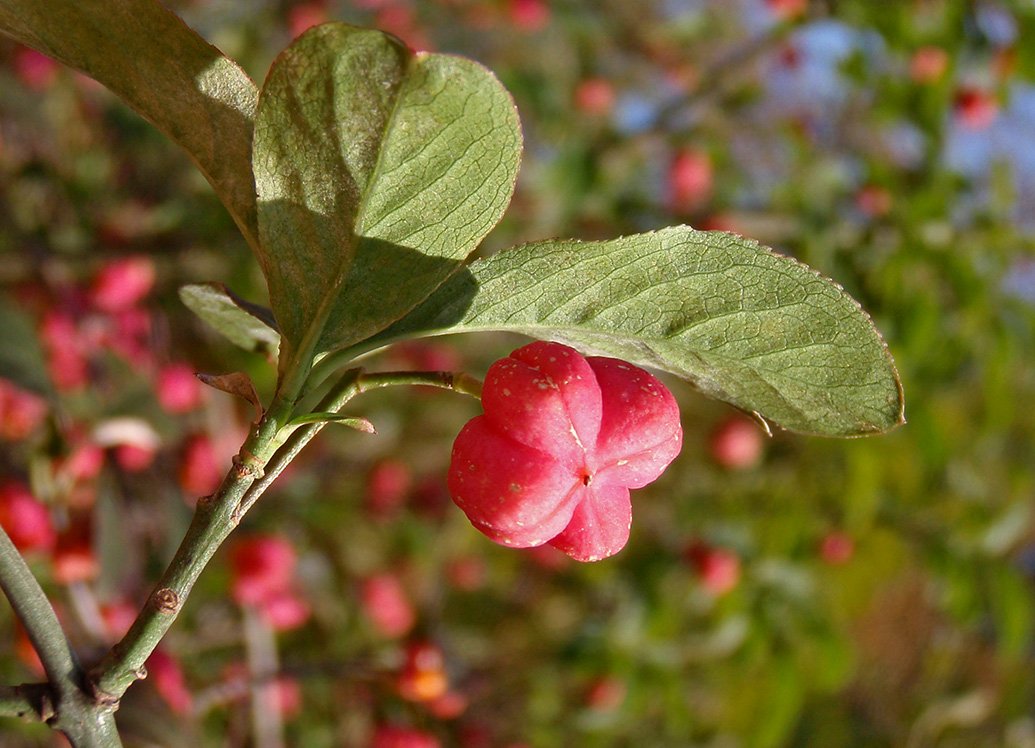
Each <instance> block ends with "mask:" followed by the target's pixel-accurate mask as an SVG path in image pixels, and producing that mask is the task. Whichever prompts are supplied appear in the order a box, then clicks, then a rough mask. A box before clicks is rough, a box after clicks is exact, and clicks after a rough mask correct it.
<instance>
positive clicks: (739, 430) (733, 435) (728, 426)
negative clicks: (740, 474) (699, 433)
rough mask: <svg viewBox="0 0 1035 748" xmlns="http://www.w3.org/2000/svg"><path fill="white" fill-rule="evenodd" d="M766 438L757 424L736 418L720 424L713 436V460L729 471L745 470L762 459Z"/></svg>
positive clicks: (711, 447) (710, 444)
mask: <svg viewBox="0 0 1035 748" xmlns="http://www.w3.org/2000/svg"><path fill="white" fill-rule="evenodd" d="M764 439H765V436H764V434H763V433H762V430H761V429H760V428H759V427H758V425H757V424H755V423H754V422H752V421H750V420H748V419H747V418H743V417H741V416H734V417H732V418H729V419H727V420H725V421H723V422H722V423H721V424H719V426H718V428H716V429H715V430H714V431H713V432H712V435H711V440H710V442H709V448H710V450H711V456H712V459H713V460H714V461H715V462H716V464H718V465H719V466H721V467H724V468H726V469H727V470H745V469H747V468H750V467H754V466H755V465H757V464H758V463H759V461H760V460H761V459H762V452H763V449H764V446H765V445H764V441H763V440H764Z"/></svg>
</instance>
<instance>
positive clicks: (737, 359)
mask: <svg viewBox="0 0 1035 748" xmlns="http://www.w3.org/2000/svg"><path fill="white" fill-rule="evenodd" d="M484 330H507V331H512V332H519V333H524V334H526V335H530V336H532V337H536V338H546V339H552V340H557V341H560V342H564V343H568V344H570V345H572V346H575V347H577V348H579V349H580V350H583V351H586V352H593V353H599V354H604V355H608V356H614V357H616V358H622V359H625V360H627V361H630V362H633V363H637V364H641V365H644V366H651V367H654V368H657V369H661V370H663V371H668V372H672V373H673V374H676V375H678V376H680V377H683V378H684V379H687V380H689V381H690V382H692V383H693V384H694V385H695V386H696V387H697V388H698V389H700V390H701V391H702V392H704V393H705V394H706V395H709V396H711V397H714V398H717V399H719V400H724V401H726V402H729V403H732V404H733V405H736V406H737V407H739V408H742V409H744V410H746V411H753V412H757V413H758V414H760V415H761V416H763V417H765V418H767V419H770V420H772V421H774V422H775V423H777V424H778V425H780V426H782V427H784V428H786V429H789V430H792V431H798V432H802V433H811V434H818V435H826V436H854V435H861V434H871V433H877V432H881V431H886V430H888V429H890V428H893V427H894V426H896V425H898V424H900V423H902V422H903V417H902V409H903V402H902V391H901V385H900V383H899V379H898V374H897V372H896V371H895V367H894V363H893V362H892V359H891V356H890V354H889V353H888V350H887V347H886V346H885V344H884V341H883V340H882V339H881V337H880V334H879V333H878V332H877V330H876V329H875V328H874V326H873V324H872V322H871V321H870V319H869V317H868V316H867V315H866V313H865V312H864V311H863V310H862V309H861V308H860V307H859V305H858V303H857V302H856V301H855V300H854V299H852V298H851V297H850V296H848V294H846V293H845V292H844V291H843V290H842V289H841V288H840V287H839V286H837V285H836V284H835V283H833V282H831V281H829V280H826V279H825V278H822V277H821V276H820V275H818V274H817V273H816V272H815V271H813V270H812V269H810V268H808V267H807V266H805V265H802V264H801V263H799V262H797V261H795V260H792V259H789V258H787V257H783V256H780V255H778V254H776V253H774V252H772V251H771V250H769V249H767V248H765V247H761V246H759V245H758V244H757V243H756V242H754V241H751V240H748V239H743V238H741V237H739V236H735V235H733V234H727V233H723V232H711V231H707V232H706V231H696V230H694V229H691V228H688V227H685V226H683V227H674V228H668V229H663V230H661V231H657V232H653V233H649V234H638V235H634V236H628V237H625V238H622V239H614V240H611V241H602V242H579V241H574V240H555V241H545V242H538V243H534V244H527V245H524V246H521V247H516V248H513V249H510V250H506V251H504V252H500V253H499V254H497V255H494V256H492V257H490V258H488V259H485V260H480V261H477V262H475V263H472V264H471V265H470V267H469V268H468V269H467V270H466V271H465V272H462V273H459V274H457V275H456V276H454V277H453V278H452V279H450V281H449V282H448V283H446V284H445V285H443V286H442V287H441V288H440V289H439V290H438V291H436V292H435V294H434V295H433V296H431V297H430V298H429V299H428V300H427V301H426V302H425V303H424V304H422V305H421V306H420V307H418V308H417V309H415V310H414V311H413V312H412V313H410V314H409V315H408V316H407V317H405V318H404V319H402V320H400V321H399V322H398V323H396V324H395V325H393V326H392V327H390V328H388V329H387V330H385V331H384V332H383V333H382V334H380V335H377V336H375V337H374V338H372V339H371V340H369V341H365V342H364V343H363V344H361V345H359V346H356V347H355V349H354V350H352V351H349V353H358V352H361V351H363V350H371V349H373V348H376V347H379V346H380V345H384V344H386V343H389V342H391V341H393V340H396V339H402V338H408V337H419V336H422V335H438V334H443V333H450V332H475V331H484Z"/></svg>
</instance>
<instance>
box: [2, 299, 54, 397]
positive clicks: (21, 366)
mask: <svg viewBox="0 0 1035 748" xmlns="http://www.w3.org/2000/svg"><path fill="white" fill-rule="evenodd" d="M0 320H3V322H2V323H0V378H2V379H7V380H9V381H11V382H13V383H14V384H16V385H18V386H19V387H21V388H23V389H26V390H28V391H30V392H35V393H36V394H38V395H50V394H52V393H53V387H52V385H51V383H50V377H49V376H48V375H47V364H46V361H45V359H44V356H43V349H42V348H41V347H40V341H39V338H38V337H37V335H36V330H35V327H34V326H33V323H32V320H30V319H29V317H28V316H26V315H25V314H24V313H23V312H22V311H21V310H20V309H19V308H18V307H16V306H15V305H14V304H12V303H10V302H8V301H6V300H4V299H0Z"/></svg>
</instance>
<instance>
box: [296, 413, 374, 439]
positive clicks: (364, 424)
mask: <svg viewBox="0 0 1035 748" xmlns="http://www.w3.org/2000/svg"><path fill="white" fill-rule="evenodd" d="M309 423H340V424H341V425H342V426H348V427H349V428H350V429H355V430H356V431H362V432H363V433H364V434H376V433H377V429H375V428H374V424H372V423H371V422H370V421H368V420H367V419H366V418H362V417H360V416H344V415H342V414H341V413H328V412H325V411H323V412H316V413H306V414H305V415H304V416H299V417H298V418H292V419H291V421H290V422H289V423H288V426H305V425H306V424H309Z"/></svg>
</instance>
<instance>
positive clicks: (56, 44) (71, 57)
mask: <svg viewBox="0 0 1035 748" xmlns="http://www.w3.org/2000/svg"><path fill="white" fill-rule="evenodd" d="M0 32H2V33H4V34H7V35H9V36H11V37H13V38H14V39H17V40H18V41H19V42H21V43H22V44H25V45H27V46H29V47H32V48H33V49H36V50H39V51H40V52H43V53H44V54H47V55H50V56H51V57H53V58H55V59H56V60H59V61H61V62H63V63H65V64H66V65H68V66H70V67H73V68H75V69H76V70H80V71H82V72H84V73H86V74H87V75H88V76H90V77H91V78H93V79H95V80H97V81H98V82H100V83H102V84H104V85H105V86H107V87H108V88H110V89H111V90H112V91H114V92H115V93H116V94H118V95H119V96H120V97H122V99H123V100H124V101H125V102H126V103H127V104H129V106H131V107H133V109H135V110H136V111H137V112H139V113H140V114H141V115H143V117H144V118H145V119H147V120H148V121H150V122H152V123H153V124H154V125H155V126H156V127H157V128H158V129H159V130H161V131H162V132H164V133H165V134H166V135H168V136H169V137H170V138H172V140H173V141H175V142H176V143H179V144H180V145H181V146H183V148H184V149H185V150H186V151H187V153H188V154H189V155H190V157H191V158H192V159H193V160H194V162H195V163H196V164H197V165H198V168H199V169H201V172H202V174H204V175H205V177H206V178H207V179H208V181H209V182H210V183H211V184H212V187H213V188H215V191H216V194H217V195H218V196H219V198H220V199H221V200H222V201H223V203H224V205H226V207H227V209H228V210H229V211H230V215H232V216H233V218H234V220H235V221H236V222H237V225H238V226H239V227H240V229H241V231H242V232H244V235H245V238H246V239H247V240H248V242H249V243H250V244H251V245H252V246H255V245H256V244H257V241H258V230H257V227H256V222H255V188H254V181H253V179H252V171H251V158H250V156H251V138H252V117H253V116H254V112H255V102H256V99H257V96H258V92H257V91H256V88H255V84H254V83H252V81H251V80H249V78H248V76H247V75H245V73H244V71H242V70H241V68H240V67H238V66H237V63H235V62H233V61H232V60H230V59H228V58H227V57H224V56H223V54H222V53H221V52H220V51H219V50H218V49H216V48H215V47H213V46H211V45H210V44H208V43H207V42H206V41H205V40H204V39H202V38H201V37H200V36H198V35H197V34H196V33H194V32H193V31H192V30H191V29H190V28H188V27H187V25H186V24H184V23H183V21H181V20H180V19H179V18H177V17H176V16H175V15H174V14H173V13H171V12H170V11H169V10H168V9H166V8H165V6H163V5H162V4H161V3H158V2H155V1H154V0H119V2H115V3H113V2H110V0H3V2H0Z"/></svg>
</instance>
